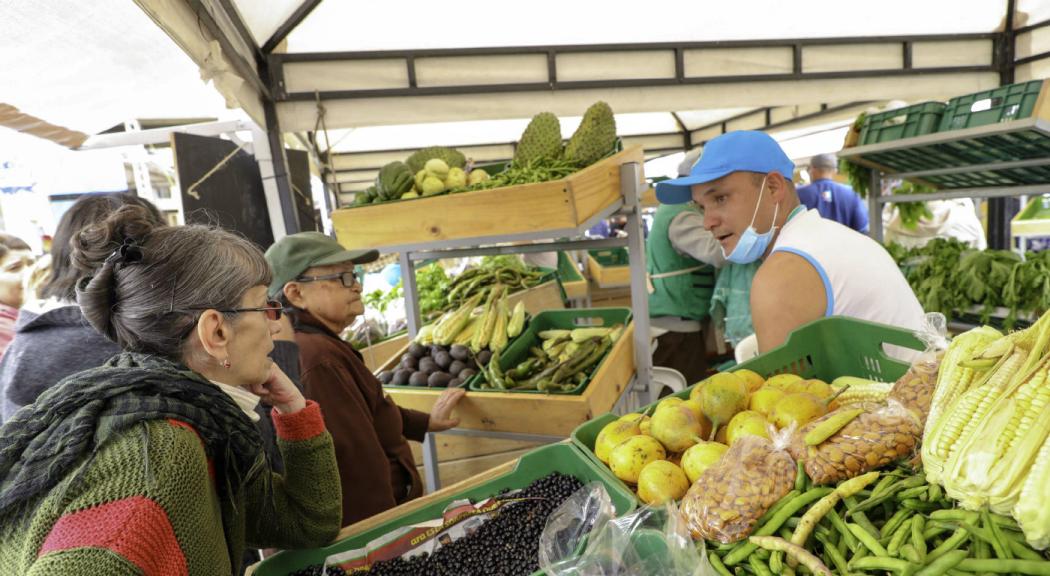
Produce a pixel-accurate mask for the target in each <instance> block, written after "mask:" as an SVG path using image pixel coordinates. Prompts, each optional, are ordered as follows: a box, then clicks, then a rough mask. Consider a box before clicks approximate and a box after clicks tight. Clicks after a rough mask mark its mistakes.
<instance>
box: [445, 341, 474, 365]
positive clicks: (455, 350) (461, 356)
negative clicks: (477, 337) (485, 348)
mask: <svg viewBox="0 0 1050 576" xmlns="http://www.w3.org/2000/svg"><path fill="white" fill-rule="evenodd" d="M448 353H449V354H451V355H452V358H454V359H456V360H462V361H464V362H465V361H466V360H468V359H469V358H470V348H467V347H466V346H464V345H462V344H453V345H452V348H451V349H449V351H448Z"/></svg>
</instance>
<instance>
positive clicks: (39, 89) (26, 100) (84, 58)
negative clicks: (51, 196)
mask: <svg viewBox="0 0 1050 576" xmlns="http://www.w3.org/2000/svg"><path fill="white" fill-rule="evenodd" d="M0 11H2V13H3V16H2V17H0V37H2V38H3V40H2V41H0V46H2V49H0V70H2V71H3V79H2V80H0V103H7V104H10V105H12V106H14V107H16V108H18V109H19V110H21V111H22V112H23V113H25V114H29V115H31V116H35V117H38V118H40V119H42V120H44V121H46V122H49V123H51V124H55V125H58V126H61V127H65V128H69V129H72V130H77V131H80V132H84V133H87V134H94V133H97V132H99V131H101V130H105V129H107V128H110V127H112V126H114V125H118V124H121V123H123V122H124V121H126V120H130V119H134V118H179V117H198V118H199V117H218V116H226V115H232V114H233V113H234V112H233V111H228V110H227V109H226V106H225V102H224V100H223V98H222V97H221V96H220V95H219V94H217V93H216V91H215V89H214V88H212V87H211V86H208V85H207V84H206V83H205V82H203V81H202V80H201V77H200V70H199V69H198V66H197V65H196V64H195V63H194V62H193V60H191V59H190V58H189V57H187V55H186V54H184V53H183V52H182V50H180V49H179V46H177V45H175V44H173V43H172V41H171V39H170V38H168V37H167V36H166V35H165V34H164V32H163V31H162V30H160V29H158V28H157V27H156V25H155V24H154V23H153V22H152V21H150V18H149V17H148V16H147V15H146V14H144V13H143V11H142V10H141V9H139V7H138V6H136V5H135V4H134V3H133V2H130V1H129V0H98V1H94V2H91V3H90V6H89V5H87V4H85V3H83V2H76V1H74V0H49V1H47V2H3V3H2V8H0Z"/></svg>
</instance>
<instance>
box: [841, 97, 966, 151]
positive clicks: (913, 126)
mask: <svg viewBox="0 0 1050 576" xmlns="http://www.w3.org/2000/svg"><path fill="white" fill-rule="evenodd" d="M944 108H945V105H944V103H943V102H923V103H921V104H915V105H913V106H906V107H904V108H897V109H895V110H887V111H885V112H879V113H877V114H871V115H869V116H866V117H865V119H864V126H863V127H862V128H861V130H860V145H861V146H864V145H867V144H878V143H880V142H890V141H893V140H900V139H902V138H911V137H913V136H922V135H923V134H931V133H933V132H936V131H937V126H939V125H940V122H941V115H942V114H944Z"/></svg>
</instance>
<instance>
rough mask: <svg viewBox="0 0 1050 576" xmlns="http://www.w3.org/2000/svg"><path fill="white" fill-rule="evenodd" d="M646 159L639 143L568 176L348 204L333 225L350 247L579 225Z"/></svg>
mask: <svg viewBox="0 0 1050 576" xmlns="http://www.w3.org/2000/svg"><path fill="white" fill-rule="evenodd" d="M643 160H644V152H643V151H642V148H641V147H640V146H635V147H631V148H628V149H626V150H624V151H623V152H620V153H618V154H615V155H613V156H610V157H609V158H606V159H605V160H602V161H600V162H597V163H595V164H593V165H591V166H588V167H587V168H584V169H583V170H580V171H579V172H576V173H575V174H572V175H570V176H568V177H567V178H565V179H562V180H554V181H551V182H541V183H537V184H525V185H521V186H507V187H504V188H495V189H492V190H479V191H475V192H465V193H462V194H449V195H445V196H434V197H430V198H421V199H413V200H407V201H401V202H389V203H385V204H378V205H374V206H362V207H355V208H346V209H342V210H336V211H335V212H334V213H333V214H332V224H333V227H334V228H335V232H336V237H337V238H338V239H339V242H340V243H342V244H343V245H344V246H346V247H347V248H383V247H388V246H397V245H402V244H424V243H427V242H436V241H441V240H453V239H462V238H478V237H490V236H500V235H509V234H521V233H529V232H543V231H545V230H563V229H566V228H575V227H577V226H580V225H581V224H583V223H584V222H586V221H587V220H588V219H590V218H591V217H593V216H594V215H595V214H597V213H598V212H600V211H601V210H603V209H605V208H606V207H608V206H610V205H612V204H613V203H615V202H616V201H617V200H618V199H620V198H621V192H620V168H619V167H620V165H621V164H624V163H626V162H638V163H639V164H641V163H642V162H643ZM395 223H396V224H397V225H394V224H395Z"/></svg>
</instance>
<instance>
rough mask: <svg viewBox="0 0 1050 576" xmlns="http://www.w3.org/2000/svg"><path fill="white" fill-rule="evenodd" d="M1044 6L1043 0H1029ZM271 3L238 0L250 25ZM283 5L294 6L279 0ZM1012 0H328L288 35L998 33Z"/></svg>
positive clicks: (323, 46)
mask: <svg viewBox="0 0 1050 576" xmlns="http://www.w3.org/2000/svg"><path fill="white" fill-rule="evenodd" d="M1028 1H1029V3H1031V4H1033V5H1034V4H1038V0H1028ZM270 4H271V2H265V3H264V2H258V1H256V0H237V7H238V9H239V10H240V11H241V13H242V14H245V18H246V19H247V20H249V21H251V20H252V19H253V18H255V17H254V16H248V14H252V13H261V12H268V11H270V10H271V8H270ZM275 4H277V5H279V6H281V7H280V8H277V9H276V10H274V11H280V10H281V9H282V8H283V5H284V4H286V2H283V1H281V2H276V3H275ZM1005 11H1006V0H922V1H921V2H916V1H915V0H881V1H879V2H871V1H870V0H795V1H792V2H785V1H783V0H737V1H735V2H684V1H682V0H648V1H647V2H645V3H644V4H643V5H633V4H624V5H622V6H617V5H615V4H610V3H609V2H603V1H599V0H579V1H576V2H566V1H564V0H533V1H531V2H527V3H517V4H509V3H497V4H493V3H492V2H490V1H486V0H459V1H457V2H455V3H446V4H435V3H433V2H428V1H426V0H402V1H401V2H354V1H351V0H325V1H324V2H321V4H320V5H319V6H318V7H317V8H316V9H315V10H314V11H313V12H312V13H311V14H310V16H308V17H307V18H306V19H305V20H304V21H303V22H302V24H300V25H299V26H298V27H297V28H296V29H295V31H293V32H292V34H291V35H290V36H289V38H288V51H289V52H329V51H363V50H399V49H429V48H467V47H486V46H534V45H567V44H629V43H638V42H684V41H690V42H696V41H705V40H763V39H770V38H821V37H836V36H889V35H902V34H952V33H964V32H991V31H994V30H996V29H998V28H999V27H1000V26H1001V25H1002V20H1003V14H1004V13H1005Z"/></svg>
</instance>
